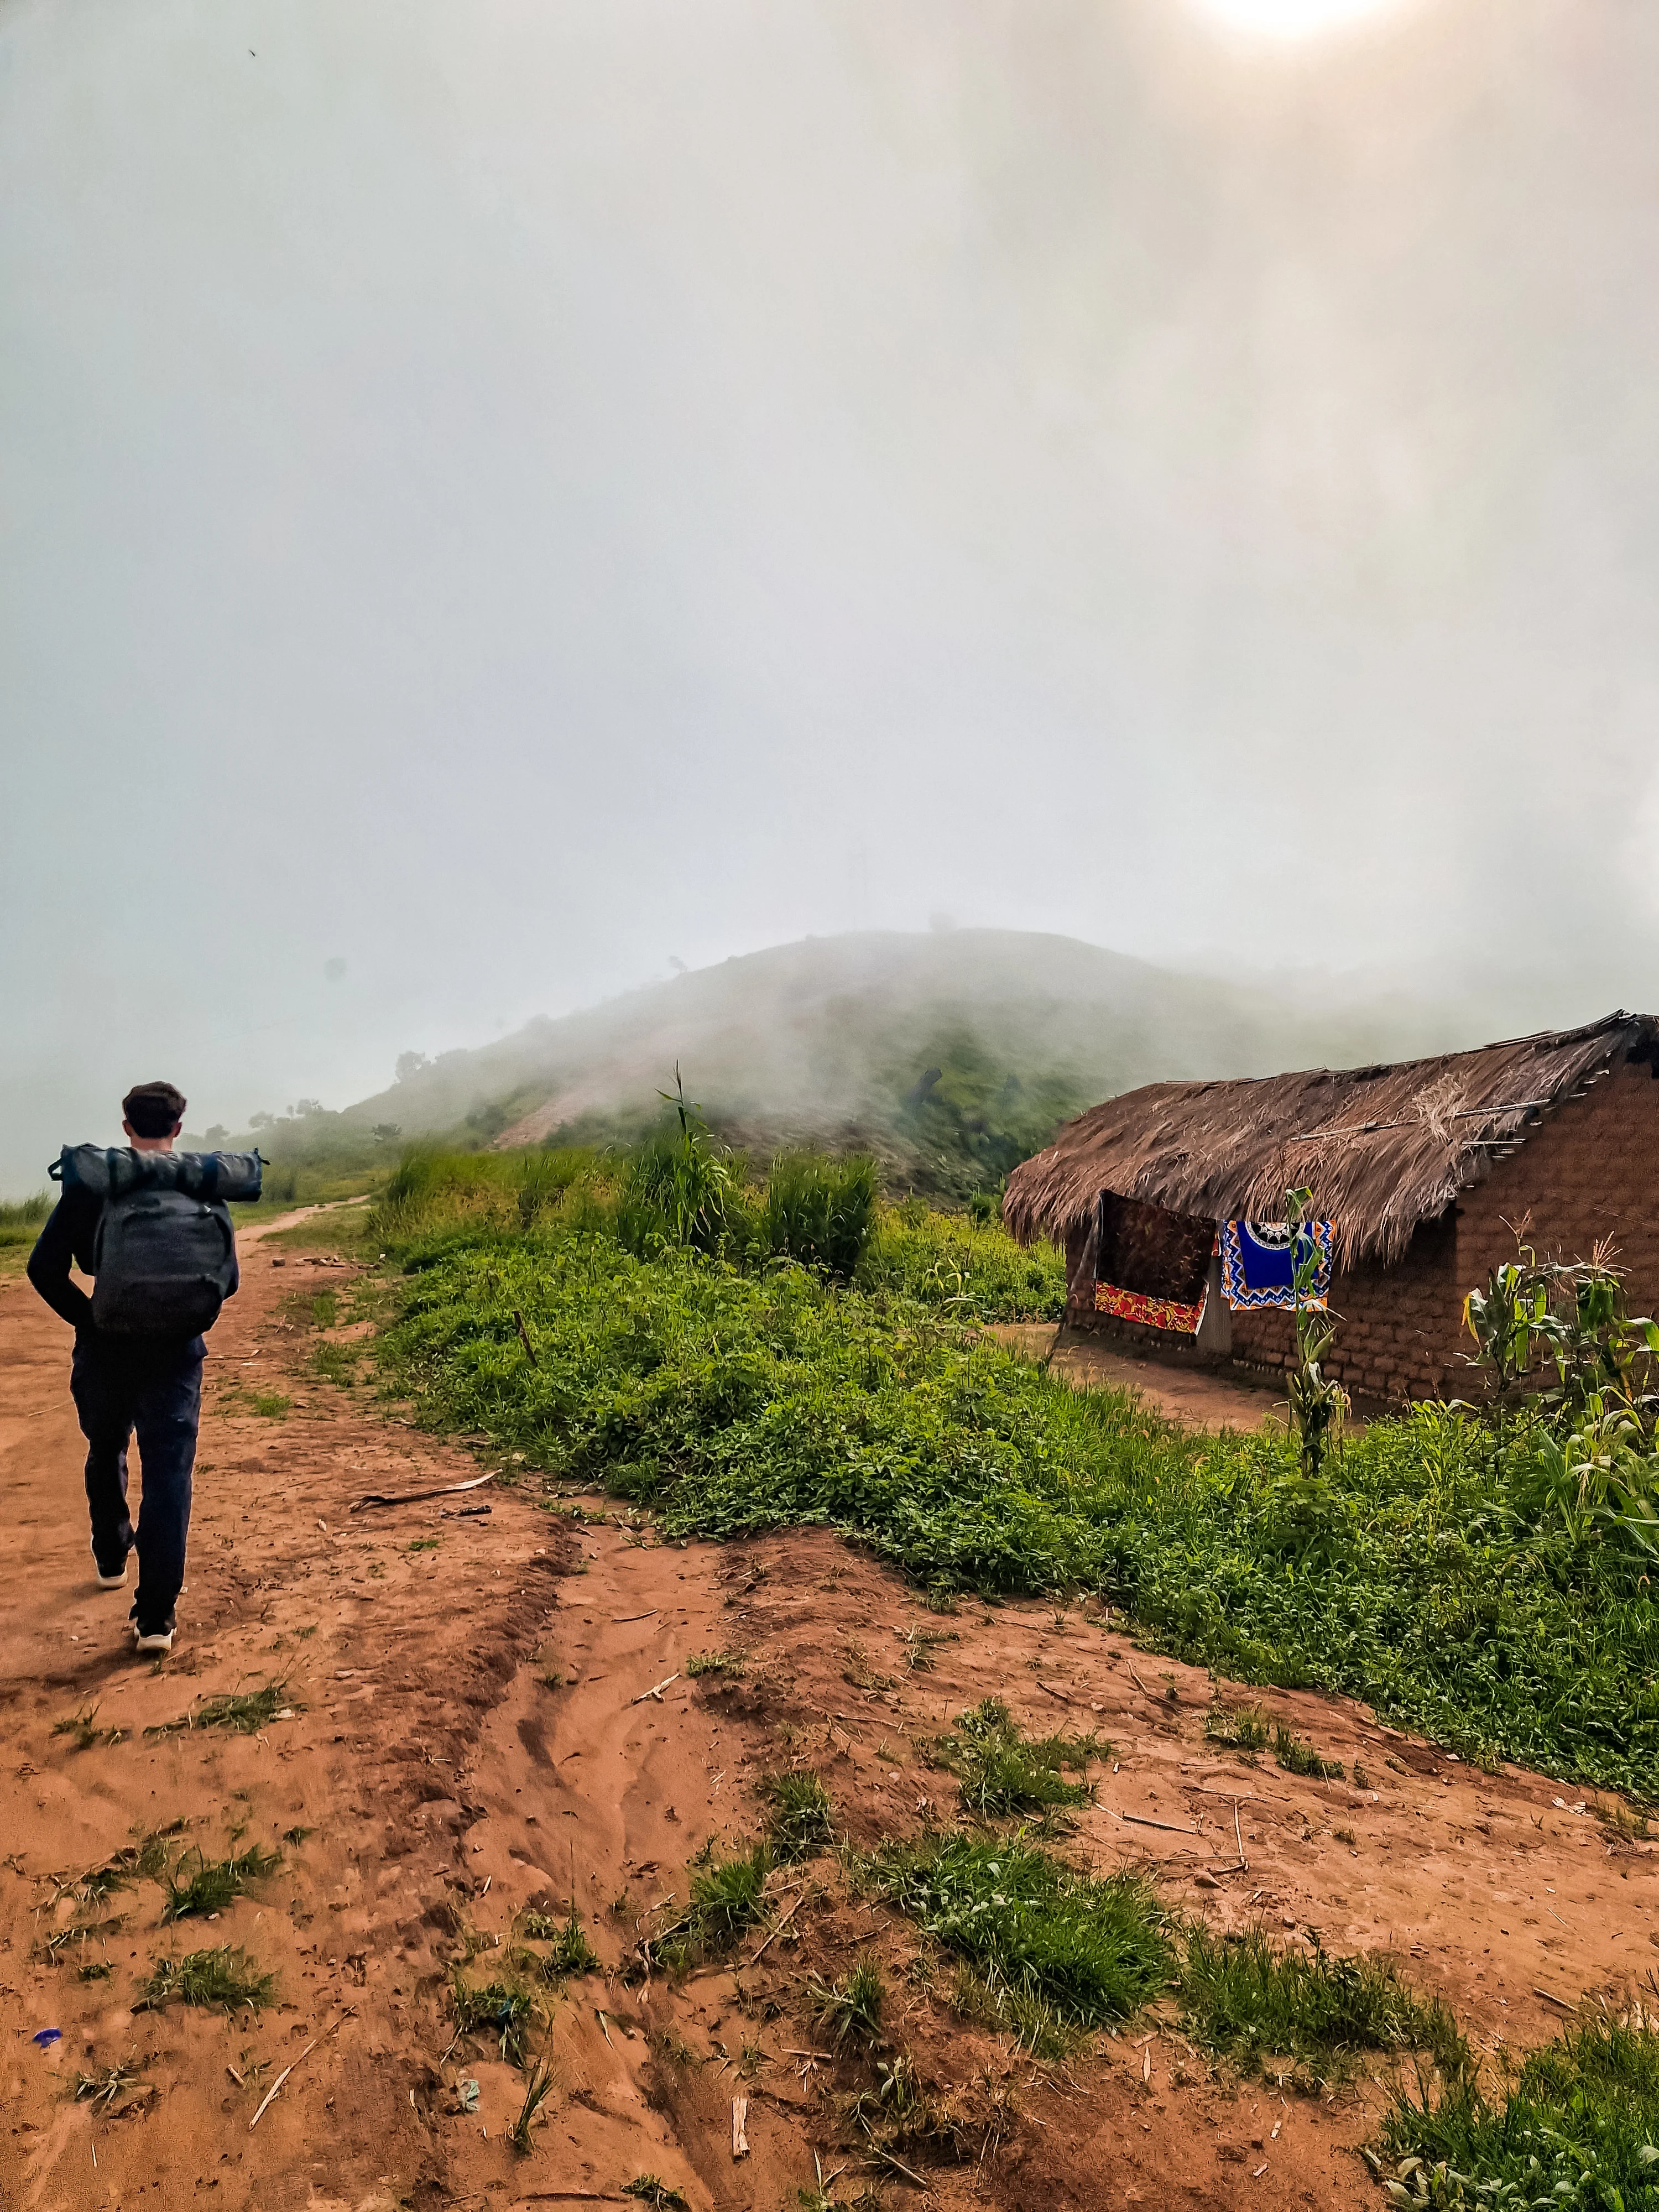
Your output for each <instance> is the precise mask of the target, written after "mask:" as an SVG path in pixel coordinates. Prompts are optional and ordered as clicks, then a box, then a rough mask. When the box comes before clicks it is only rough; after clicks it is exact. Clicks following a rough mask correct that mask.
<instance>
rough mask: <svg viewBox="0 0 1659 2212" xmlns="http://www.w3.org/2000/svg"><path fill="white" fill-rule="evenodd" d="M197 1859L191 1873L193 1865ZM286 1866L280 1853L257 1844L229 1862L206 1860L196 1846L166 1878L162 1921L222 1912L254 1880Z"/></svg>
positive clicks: (181, 1855)
mask: <svg viewBox="0 0 1659 2212" xmlns="http://www.w3.org/2000/svg"><path fill="white" fill-rule="evenodd" d="M192 1858H193V1859H194V1860H195V1862H196V1863H195V1868H194V1869H193V1870H192V1869H191V1864H190V1862H191V1859H192ZM282 1863H283V1855H282V1853H281V1852H280V1851H267V1850H262V1849H261V1848H260V1846H259V1845H258V1844H254V1845H253V1846H252V1849H251V1850H246V1851H242V1852H240V1853H238V1854H237V1855H235V1856H234V1857H230V1858H226V1859H209V1858H204V1857H203V1856H202V1854H201V1852H200V1851H199V1850H197V1849H196V1847H195V1846H194V1845H192V1846H191V1849H190V1850H187V1851H184V1852H182V1853H181V1854H180V1855H179V1862H178V1863H177V1865H176V1866H174V1867H172V1868H171V1869H169V1870H168V1871H167V1874H166V1875H164V1876H163V1878H162V1879H163V1881H164V1883H165V1886H166V1888H167V1898H166V1901H165V1902H164V1903H163V1905H162V1906H161V1920H162V1923H163V1924H164V1925H165V1924H166V1923H167V1922H168V1921H170V1920H184V1919H186V1918H188V1917H189V1916H190V1915H191V1913H197V1912H199V1913H203V1914H205V1915H211V1914H213V1913H216V1912H223V1911H225V1910H226V1908H227V1907H228V1906H229V1905H234V1903H235V1901H236V1899H238V1898H239V1897H240V1896H242V1895H243V1894H244V1893H246V1889H247V1886H248V1884H249V1883H250V1882H251V1881H262V1880H263V1879H264V1876H265V1875H269V1874H274V1873H275V1872H276V1869H277V1868H278V1867H279V1866H281V1864H282Z"/></svg>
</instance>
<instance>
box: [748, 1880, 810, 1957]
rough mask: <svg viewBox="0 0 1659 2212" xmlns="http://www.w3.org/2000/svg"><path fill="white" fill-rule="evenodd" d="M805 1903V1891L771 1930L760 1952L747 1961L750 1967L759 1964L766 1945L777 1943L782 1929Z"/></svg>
mask: <svg viewBox="0 0 1659 2212" xmlns="http://www.w3.org/2000/svg"><path fill="white" fill-rule="evenodd" d="M805 1902H806V1892H805V1890H802V1892H801V1893H800V1895H799V1897H798V1898H797V1899H795V1901H794V1903H793V1905H791V1906H790V1908H789V1910H788V1911H787V1912H786V1913H785V1914H784V1916H783V1917H782V1919H781V1920H780V1921H779V1923H778V1924H777V1926H776V1927H775V1929H773V1930H772V1933H771V1934H770V1935H769V1936H768V1937H767V1939H766V1942H765V1943H763V1944H762V1945H761V1947H760V1951H757V1952H756V1954H755V1955H754V1957H753V1958H752V1959H751V1960H750V1961H749V1963H750V1966H755V1965H757V1963H758V1962H759V1960H760V1956H761V1952H762V1951H764V1950H765V1949H766V1948H767V1945H768V1944H771V1943H775V1942H777V1940H778V1938H779V1936H781V1935H782V1933H783V1931H784V1929H786V1928H787V1926H788V1925H789V1923H790V1922H791V1921H792V1920H793V1918H794V1917H795V1915H796V1914H797V1913H798V1912H799V1911H800V1909H801V1907H802V1905H805Z"/></svg>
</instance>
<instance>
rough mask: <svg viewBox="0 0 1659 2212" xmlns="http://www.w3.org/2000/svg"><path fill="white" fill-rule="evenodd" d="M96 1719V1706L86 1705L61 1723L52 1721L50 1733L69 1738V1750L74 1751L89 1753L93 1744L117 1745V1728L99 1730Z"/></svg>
mask: <svg viewBox="0 0 1659 2212" xmlns="http://www.w3.org/2000/svg"><path fill="white" fill-rule="evenodd" d="M97 1719H98V1708H97V1706H96V1705H88V1706H87V1707H85V1708H84V1710H82V1711H80V1712H74V1713H70V1714H69V1715H68V1716H67V1717H65V1718H64V1719H63V1720H61V1721H54V1722H53V1723H52V1734H53V1735H66V1736H68V1737H70V1740H71V1741H70V1748H71V1749H72V1750H75V1751H90V1750H91V1749H92V1747H93V1746H94V1744H100V1743H119V1742H120V1741H122V1736H121V1731H120V1729H118V1728H106V1729H100V1728H99V1727H98V1726H97V1725H96V1723H97Z"/></svg>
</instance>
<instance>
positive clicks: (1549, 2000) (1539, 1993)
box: [1533, 1989, 1578, 2012]
mask: <svg viewBox="0 0 1659 2212" xmlns="http://www.w3.org/2000/svg"><path fill="white" fill-rule="evenodd" d="M1533 1995H1534V1996H1535V1997H1542V1998H1543V2000H1544V2002H1545V2003H1546V2004H1553V2005H1559V2006H1560V2008H1561V2009H1562V2011H1563V2012H1577V2009H1578V2008H1577V2005H1570V2004H1569V2003H1568V2002H1567V2001H1566V1999H1565V1997H1559V1996H1556V1994H1555V1992H1554V1990H1540V1989H1534V1991H1533Z"/></svg>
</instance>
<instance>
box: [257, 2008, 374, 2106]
mask: <svg viewBox="0 0 1659 2212" xmlns="http://www.w3.org/2000/svg"><path fill="white" fill-rule="evenodd" d="M356 2012H357V2008H356V2005H348V2006H347V2007H346V2008H345V2010H344V2011H343V2013H342V2014H341V2015H340V2017H339V2018H338V2020H337V2021H335V2023H334V2025H333V2027H331V2028H326V2029H325V2031H324V2033H322V2034H321V2035H313V2037H312V2039H311V2040H310V2042H309V2043H308V2044H307V2045H306V2047H305V2049H304V2050H303V2051H301V2053H300V2056H299V2057H298V2058H296V2059H295V2061H294V2065H293V2066H284V2067H283V2070H282V2072H281V2073H280V2074H279V2075H277V2076H276V2080H275V2081H273V2082H272V2083H271V2085H270V2088H268V2089H267V2090H266V2091H265V2093H264V2103H262V2104H261V2105H260V2106H259V2109H258V2112H256V2113H255V2114H254V2115H253V2118H252V2119H251V2120H250V2121H249V2122H248V2124H247V2131H248V2133H249V2134H250V2135H252V2133H253V2130H255V2128H257V2127H258V2124H259V2123H260V2121H261V2120H262V2119H264V2116H265V2106H266V2105H268V2104H270V2100H271V2099H272V2098H273V2097H274V2096H275V2095H276V2092H277V2091H278V2090H279V2089H280V2088H281V2087H282V2086H283V2082H284V2081H287V2079H288V2077H289V2075H290V2074H291V2073H292V2072H293V2071H294V2067H295V2066H298V2065H300V2064H301V2063H302V2062H303V2061H304V2060H306V2059H307V2058H309V2057H310V2056H311V2054H312V2052H313V2051H314V2050H315V2049H316V2048H317V2045H319V2043H326V2042H327V2040H328V2039H329V2037H330V2036H331V2035H337V2034H338V2033H339V2032H340V2030H341V2029H342V2028H343V2027H344V2026H345V2024H346V2022H347V2021H349V2020H352V2019H355V2018H356Z"/></svg>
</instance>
